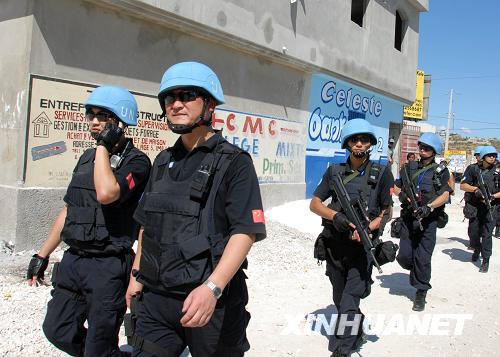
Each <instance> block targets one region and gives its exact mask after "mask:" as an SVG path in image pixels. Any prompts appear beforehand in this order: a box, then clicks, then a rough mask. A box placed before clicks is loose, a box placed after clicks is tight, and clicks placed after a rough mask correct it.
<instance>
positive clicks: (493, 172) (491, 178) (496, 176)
mask: <svg viewBox="0 0 500 357" xmlns="http://www.w3.org/2000/svg"><path fill="white" fill-rule="evenodd" d="M479 173H481V174H482V175H483V180H484V184H485V185H486V187H487V188H488V191H489V192H490V194H491V195H494V194H495V193H497V192H498V191H500V168H496V167H494V166H493V167H491V168H489V169H483V168H482V166H479V165H477V166H476V167H475V170H474V175H475V180H474V186H477V187H479V184H478V180H479ZM472 196H473V199H472V201H473V203H474V204H475V205H476V206H477V205H484V203H483V202H481V200H479V199H477V198H476V197H474V195H472ZM499 203H500V200H499V199H493V201H492V202H491V204H492V205H493V206H496V205H498V204H499Z"/></svg>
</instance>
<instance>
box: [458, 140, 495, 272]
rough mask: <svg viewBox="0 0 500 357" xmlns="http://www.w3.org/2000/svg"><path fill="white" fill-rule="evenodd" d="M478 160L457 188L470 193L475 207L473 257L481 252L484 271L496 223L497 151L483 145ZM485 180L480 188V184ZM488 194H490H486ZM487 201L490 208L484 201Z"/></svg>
mask: <svg viewBox="0 0 500 357" xmlns="http://www.w3.org/2000/svg"><path fill="white" fill-rule="evenodd" d="M480 156H481V160H482V161H481V163H479V164H478V165H477V166H475V167H474V168H473V169H470V170H469V172H466V174H464V177H463V179H462V181H461V183H460V189H461V190H463V191H465V192H466V194H469V200H468V204H469V205H470V206H471V207H473V208H474V210H475V216H476V219H475V220H474V221H473V223H472V222H470V224H471V225H472V227H471V229H470V231H471V232H472V233H473V235H472V237H473V240H472V244H471V245H472V247H473V248H474V253H473V254H472V261H477V260H478V259H479V255H480V254H481V256H482V258H483V260H482V263H481V267H480V269H479V271H480V272H483V273H486V272H488V269H489V261H490V257H491V252H492V234H493V229H494V228H495V224H496V213H495V212H496V209H497V206H498V204H499V203H500V171H498V170H497V168H496V166H495V161H496V159H497V156H498V153H497V150H496V148H495V147H493V146H483V147H482V148H481V152H480ZM482 183H484V186H485V187H483V189H484V190H485V191H484V190H483V189H482V187H481V185H482ZM488 195H489V197H487V196H488ZM488 202H489V203H490V205H491V209H490V208H489V207H488V205H487V203H488Z"/></svg>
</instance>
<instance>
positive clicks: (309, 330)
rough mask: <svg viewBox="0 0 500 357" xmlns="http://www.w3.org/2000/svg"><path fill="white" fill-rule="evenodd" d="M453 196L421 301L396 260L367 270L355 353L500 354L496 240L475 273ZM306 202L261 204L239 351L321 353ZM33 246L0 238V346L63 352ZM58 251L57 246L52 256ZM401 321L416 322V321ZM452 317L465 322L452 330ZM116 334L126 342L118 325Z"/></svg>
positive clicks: (324, 352) (327, 298) (322, 294)
mask: <svg viewBox="0 0 500 357" xmlns="http://www.w3.org/2000/svg"><path fill="white" fill-rule="evenodd" d="M460 199H461V196H460V193H458V195H457V197H453V199H452V204H451V205H448V207H447V212H448V214H449V216H450V222H449V223H448V225H447V227H446V228H444V229H441V230H439V231H438V240H437V244H436V248H435V250H434V255H433V260H432V269H433V274H432V280H431V284H432V286H433V288H432V290H430V292H429V294H428V296H427V301H428V303H427V306H426V310H425V311H424V312H421V313H416V312H413V311H412V310H411V307H412V299H413V296H414V294H415V289H413V288H412V287H411V286H410V285H409V282H408V273H407V271H405V270H403V269H402V268H401V267H400V266H399V265H398V264H397V263H391V264H387V265H384V266H383V273H382V274H379V273H377V272H376V270H374V273H373V276H372V278H373V280H374V284H373V286H372V293H371V295H370V296H368V297H367V298H366V299H364V300H362V303H361V309H362V310H363V312H364V313H365V314H366V315H368V316H369V319H370V321H371V322H370V326H365V327H367V328H368V327H371V330H372V331H368V332H369V334H368V341H367V343H365V344H364V345H363V346H362V348H361V349H360V350H359V351H357V352H355V353H353V356H358V355H359V356H377V357H380V356H402V355H404V356H429V355H436V356H500V351H499V347H498V346H500V328H499V327H500V326H499V324H500V317H499V312H500V305H499V304H498V303H497V302H498V296H499V295H500V274H499V271H500V248H499V247H498V246H499V244H498V243H499V241H498V240H497V239H495V238H493V240H494V242H493V256H492V258H491V261H490V271H489V273H487V274H482V273H479V272H478V267H479V265H478V263H472V262H471V261H470V257H471V251H469V250H467V244H468V238H467V221H465V222H464V221H463V215H462V213H461V203H460ZM308 204H309V202H308V201H307V200H304V201H295V202H291V203H288V204H286V205H283V206H280V207H275V208H273V209H271V210H269V211H268V212H266V217H267V229H268V238H267V239H265V240H264V241H262V242H259V243H257V244H255V246H254V247H253V248H252V251H251V253H250V255H249V269H248V271H247V275H248V277H249V279H248V286H249V293H250V303H249V305H248V310H249V311H250V313H251V314H252V319H251V321H250V325H249V327H248V330H247V332H248V338H249V340H250V343H251V350H250V351H249V352H248V353H247V356H250V357H252V356H276V357H278V356H329V352H328V349H327V346H328V335H327V333H325V329H324V328H323V329H320V328H319V326H321V322H322V320H321V318H322V317H323V319H325V318H326V321H324V320H323V322H326V323H328V322H329V321H330V318H331V315H332V314H333V315H334V316H335V308H334V307H333V306H332V298H331V286H330V283H329V281H328V279H327V277H326V276H325V275H324V269H325V268H324V265H323V266H318V265H317V262H316V261H315V260H314V258H313V256H312V252H313V244H314V239H315V237H316V235H317V234H318V233H319V231H320V221H319V218H318V217H316V216H315V215H313V214H312V213H310V212H309V209H308ZM397 215H398V213H397V210H396V214H395V216H397ZM0 238H1V236H0ZM384 238H385V239H388V234H385V235H384ZM33 252H34V251H25V252H16V253H12V252H11V250H10V249H9V248H8V247H6V246H5V244H4V245H3V246H2V249H0V262H1V266H2V269H1V270H0V316H1V319H0V335H1V336H2V339H1V341H0V356H31V355H44V356H62V355H63V354H62V353H60V352H58V351H57V350H56V349H55V348H54V347H52V346H51V345H50V344H49V343H48V341H47V340H46V339H45V337H44V336H43V333H42V331H41V323H42V321H43V317H44V314H45V306H46V302H47V300H48V299H49V298H50V287H49V286H46V287H39V288H36V289H35V288H30V287H28V286H27V285H26V284H25V282H24V278H23V276H24V274H25V269H26V267H27V264H28V261H29V259H30V255H32V254H33ZM60 257H61V251H59V252H57V253H56V254H53V255H52V257H51V261H52V262H54V261H57V260H58V259H60ZM308 315H309V317H308ZM313 317H314V318H315V319H316V320H314V319H313ZM433 319H434V320H435V321H434V322H436V321H437V322H436V323H437V325H436V323H434V325H433V322H432V321H433ZM409 321H413V322H415V321H416V323H417V324H418V323H420V324H421V325H420V330H419V329H418V326H417V327H415V326H413V327H414V328H412V325H411V324H410V323H409ZM426 321H427V322H426ZM429 321H430V322H429ZM459 321H462V323H463V331H462V333H460V334H455V333H456V332H457V331H458V332H460V331H459V330H460V326H457V324H458V322H459ZM426 323H427V325H426ZM422 326H423V327H422ZM426 326H427V327H426ZM429 326H431V327H430V328H429ZM432 326H433V327H432ZM121 343H122V344H125V343H126V342H125V339H124V338H123V331H122V336H121Z"/></svg>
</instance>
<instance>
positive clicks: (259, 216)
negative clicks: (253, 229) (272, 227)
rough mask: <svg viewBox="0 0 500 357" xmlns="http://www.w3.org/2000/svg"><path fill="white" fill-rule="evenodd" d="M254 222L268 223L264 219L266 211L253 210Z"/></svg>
mask: <svg viewBox="0 0 500 357" xmlns="http://www.w3.org/2000/svg"><path fill="white" fill-rule="evenodd" d="M252 219H253V223H266V221H265V219H264V212H263V211H262V210H261V209H254V210H252Z"/></svg>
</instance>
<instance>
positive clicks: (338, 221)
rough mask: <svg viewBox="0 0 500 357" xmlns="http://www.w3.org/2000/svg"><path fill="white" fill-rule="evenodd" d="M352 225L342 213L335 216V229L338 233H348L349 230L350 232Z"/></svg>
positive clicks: (333, 222)
mask: <svg viewBox="0 0 500 357" xmlns="http://www.w3.org/2000/svg"><path fill="white" fill-rule="evenodd" d="M350 223H351V222H350V221H349V220H348V219H347V216H346V215H345V214H343V213H342V212H337V214H335V216H333V219H332V224H333V227H334V228H335V229H336V230H337V231H338V232H347V231H348V230H350V229H351V226H350Z"/></svg>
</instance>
